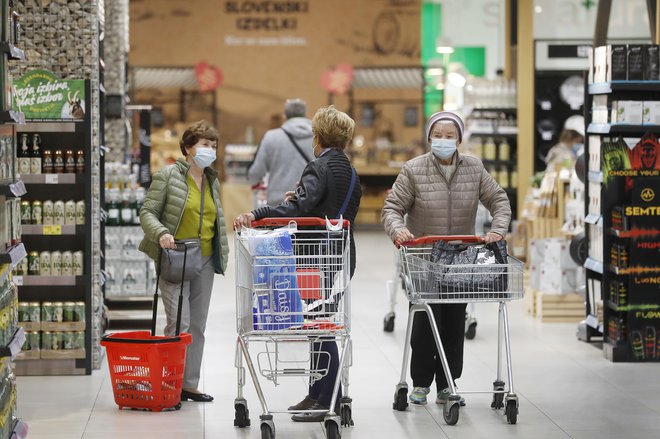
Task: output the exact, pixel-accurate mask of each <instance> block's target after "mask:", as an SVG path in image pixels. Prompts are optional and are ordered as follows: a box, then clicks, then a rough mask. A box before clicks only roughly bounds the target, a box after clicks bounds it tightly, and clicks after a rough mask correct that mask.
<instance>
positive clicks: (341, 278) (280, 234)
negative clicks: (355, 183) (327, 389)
mask: <svg viewBox="0 0 660 439" xmlns="http://www.w3.org/2000/svg"><path fill="white" fill-rule="evenodd" d="M349 232H350V224H349V223H348V222H347V221H342V220H341V219H340V220H332V221H329V220H326V219H320V218H267V219H264V220H260V221H256V222H253V223H252V227H251V228H249V229H243V230H239V231H237V233H236V238H237V239H236V314H237V332H238V338H237V342H236V359H235V361H236V368H237V372H238V379H237V382H238V394H237V397H236V399H235V401H234V407H235V418H234V425H235V426H237V427H247V426H249V425H250V418H249V410H248V404H247V401H246V399H245V397H244V393H243V390H244V389H243V388H244V386H245V384H246V371H245V369H246V366H247V370H248V372H249V374H250V377H251V379H252V381H253V383H254V386H255V389H256V393H257V396H258V398H259V402H260V404H261V408H262V414H261V416H260V420H261V422H260V430H261V437H262V439H263V438H270V439H272V438H274V437H275V424H274V421H273V414H278V413H291V414H294V413H301V411H289V410H288V409H273V408H271V407H270V406H269V405H268V403H267V401H266V398H265V396H264V392H263V390H262V386H261V382H260V381H261V380H262V379H265V380H267V381H271V382H273V383H274V384H275V385H278V384H281V382H283V381H285V380H286V378H290V377H305V378H307V379H308V380H309V383H310V385H311V384H313V383H314V382H316V381H318V380H320V379H322V378H324V377H325V376H327V375H328V373H329V369H330V366H329V364H330V362H329V361H327V360H328V357H329V356H330V355H329V354H328V353H327V352H324V351H321V349H320V345H321V343H322V342H323V343H325V342H329V341H337V342H338V343H339V353H340V358H339V370H338V372H337V378H336V380H335V383H334V390H333V393H332V401H331V403H330V408H329V411H328V412H327V413H326V415H325V417H324V425H325V428H326V435H327V437H328V438H329V439H336V438H340V437H341V427H342V426H350V425H352V424H353V420H352V406H351V402H352V400H351V399H350V398H349V397H348V369H349V367H350V366H351V363H352V347H351V339H350V329H351V326H350V324H351V320H350V315H351V313H350V250H349V249H350V233H349ZM290 350H294V351H296V352H297V353H298V354H299V355H297V356H296V355H293V356H291V355H288V354H289V353H290V352H289V351H290ZM254 351H256V355H254V354H253V352H254ZM326 364H327V365H326ZM298 379H300V378H298ZM340 386H342V392H343V397H342V398H341V399H340V400H339V401H337V400H338V394H339V388H340ZM337 403H338V404H337ZM336 406H338V407H339V410H338V412H337V411H336V410H335V407H336ZM308 412H310V413H311V412H314V413H318V412H319V411H318V410H317V411H311V410H310V411H308Z"/></svg>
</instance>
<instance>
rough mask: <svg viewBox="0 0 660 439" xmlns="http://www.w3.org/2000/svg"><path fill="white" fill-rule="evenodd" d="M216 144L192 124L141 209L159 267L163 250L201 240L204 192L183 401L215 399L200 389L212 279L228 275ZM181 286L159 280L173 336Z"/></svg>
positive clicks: (148, 249)
mask: <svg viewBox="0 0 660 439" xmlns="http://www.w3.org/2000/svg"><path fill="white" fill-rule="evenodd" d="M217 145H218V132H217V130H216V129H215V128H213V127H212V126H210V125H209V124H208V123H206V122H205V121H200V122H197V123H195V124H193V125H191V126H190V127H189V128H188V129H187V130H186V131H185V132H184V133H183V137H182V139H181V142H180V147H181V153H182V154H183V156H184V157H183V158H180V159H178V160H177V161H176V163H174V164H173V165H170V166H167V167H166V168H164V169H163V170H161V171H159V172H157V173H155V174H154V176H153V181H152V183H151V186H150V188H149V192H148V193H147V198H146V200H145V202H144V205H143V206H142V209H141V210H140V223H141V224H142V229H143V230H144V235H145V237H144V240H143V241H142V243H141V244H140V250H141V251H143V252H144V253H146V254H147V255H148V256H149V257H150V258H151V259H153V260H154V261H156V263H158V261H159V258H160V249H161V248H163V249H167V248H175V247H176V245H175V240H180V239H190V238H197V236H198V232H199V224H200V215H201V213H200V211H201V206H202V203H201V200H202V190H203V191H204V194H203V196H204V212H203V216H202V228H201V249H202V272H201V273H200V275H199V277H197V278H196V279H192V280H190V281H186V282H184V285H183V294H184V300H183V308H182V311H181V331H182V332H188V333H190V334H192V344H191V345H190V346H189V347H188V352H187V355H186V366H185V371H184V380H183V390H182V391H181V400H183V401H186V400H192V401H200V402H210V401H213V397H212V396H210V395H207V394H205V393H202V392H200V391H199V390H198V385H199V377H200V369H201V366H202V356H203V354H204V331H205V328H206V318H207V316H208V310H209V303H210V301H211V291H212V290H213V278H214V275H215V274H216V273H217V274H224V273H225V270H226V268H227V259H228V254H229V246H228V244H227V230H226V226H225V219H224V215H223V212H222V205H221V204H220V183H219V182H218V174H217V172H216V171H215V170H213V169H212V168H211V165H212V164H213V162H214V161H215V159H216V149H217ZM202 183H204V184H202ZM180 288H181V284H180V283H172V282H167V281H165V280H164V279H160V291H161V296H162V298H163V303H164V305H165V314H166V315H167V324H166V326H165V335H174V332H175V326H176V316H177V308H178V296H179V291H180Z"/></svg>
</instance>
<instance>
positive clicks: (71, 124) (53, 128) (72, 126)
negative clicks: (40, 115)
mask: <svg viewBox="0 0 660 439" xmlns="http://www.w3.org/2000/svg"><path fill="white" fill-rule="evenodd" d="M80 122H82V121H79V120H73V119H72V120H67V121H58V122H33V121H32V119H30V121H29V122H26V123H25V124H23V125H21V126H20V127H18V128H17V130H16V131H18V132H19V133H23V132H25V133H50V132H53V133H75V132H76V123H80Z"/></svg>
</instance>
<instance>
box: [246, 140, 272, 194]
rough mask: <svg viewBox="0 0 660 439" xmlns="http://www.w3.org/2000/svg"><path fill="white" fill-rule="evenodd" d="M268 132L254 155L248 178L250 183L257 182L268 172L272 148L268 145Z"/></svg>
mask: <svg viewBox="0 0 660 439" xmlns="http://www.w3.org/2000/svg"><path fill="white" fill-rule="evenodd" d="M268 145H269V141H268V134H266V135H264V138H263V139H261V143H260V144H259V148H258V149H257V153H256V155H255V157H254V161H253V162H252V164H251V165H250V169H248V180H249V182H250V184H257V183H259V181H260V180H261V179H262V178H264V176H265V175H266V174H267V173H268V155H269V150H270V148H269V147H268Z"/></svg>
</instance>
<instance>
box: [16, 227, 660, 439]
mask: <svg viewBox="0 0 660 439" xmlns="http://www.w3.org/2000/svg"><path fill="white" fill-rule="evenodd" d="M356 243H357V250H358V264H357V271H356V275H355V277H354V279H353V290H352V294H353V315H352V319H353V326H352V338H353V345H354V346H353V357H354V364H353V367H352V368H351V372H350V373H351V375H350V384H351V385H350V389H349V392H350V396H351V397H352V398H353V418H354V421H355V426H354V427H352V428H347V429H343V430H342V437H344V438H355V439H357V438H361V439H362V438H365V439H366V438H434V439H436V438H459V439H460V438H466V439H467V438H470V439H474V438H508V437H511V438H526V439H527V438H581V439H591V438H594V439H595V438H598V439H604V438H623V437H625V438H627V439H632V438H658V437H660V364H657V363H656V364H613V363H610V362H608V361H606V360H605V359H603V356H602V351H601V350H600V349H599V348H598V347H597V346H594V345H589V344H586V343H582V342H579V341H577V340H576V338H575V329H576V325H575V324H558V323H547V324H541V323H540V321H539V320H537V319H534V318H531V317H530V316H529V315H528V314H527V313H526V310H525V303H524V301H517V302H513V303H510V305H509V307H510V308H509V309H510V321H511V342H512V349H513V362H514V379H515V390H516V392H517V394H518V395H519V397H520V414H519V416H518V424H517V425H508V424H507V423H506V420H505V418H504V416H503V415H502V412H501V411H493V410H492V409H491V408H490V402H491V396H490V395H471V394H469V395H468V394H466V395H465V397H466V400H467V406H466V407H464V408H462V409H461V411H460V419H459V421H458V424H457V425H455V426H448V425H446V424H445V422H444V420H443V417H442V406H439V405H436V404H435V403H434V399H435V398H430V399H429V404H428V405H426V406H411V407H409V408H408V410H407V411H405V412H396V411H393V410H392V400H393V394H394V389H395V386H396V384H397V382H398V381H399V375H400V371H401V361H402V354H403V343H404V337H405V322H406V320H407V314H406V313H407V303H406V301H405V297H404V295H403V293H401V292H400V293H399V297H398V298H399V301H398V304H397V308H396V312H397V319H396V325H395V330H394V332H393V333H385V332H383V323H382V319H383V315H384V314H385V313H386V311H387V309H388V307H389V305H388V301H389V299H388V297H387V295H386V293H385V281H386V280H387V279H388V278H390V277H391V276H392V274H393V271H394V256H395V252H394V248H393V246H392V245H391V244H390V243H389V242H388V241H387V238H386V237H385V235H384V234H383V233H380V232H362V233H357V235H356ZM230 270H231V271H232V273H230V274H229V275H228V276H227V277H226V278H222V277H217V278H216V283H215V287H214V296H213V300H212V303H211V310H210V317H209V322H208V326H207V331H206V352H205V354H204V365H203V370H202V375H203V378H202V384H201V388H202V390H203V391H205V392H207V393H209V394H211V395H213V396H214V397H215V402H213V403H209V404H201V403H193V402H187V403H184V404H183V407H182V409H181V410H180V411H178V412H163V413H147V412H139V411H131V410H124V411H119V410H118V409H117V406H116V405H115V403H114V400H113V396H112V390H111V387H110V383H109V374H108V370H107V364H105V363H104V364H103V368H102V369H101V370H98V371H95V372H94V373H93V374H92V375H91V376H85V377H20V378H19V379H18V398H19V399H18V410H19V415H20V416H21V417H22V418H23V419H24V420H26V421H27V422H28V424H29V427H30V433H29V437H30V438H49V439H60V438H62V439H64V438H85V439H93V438H99V439H100V438H103V439H105V438H137V437H139V438H144V439H148V438H159V439H168V438H187V439H197V438H233V437H236V438H248V437H249V438H260V437H261V435H260V431H259V414H260V412H261V409H260V407H259V403H258V399H257V397H256V393H255V391H254V386H253V385H252V382H251V380H250V378H249V377H248V379H247V380H248V383H247V386H246V398H247V400H248V405H249V409H250V415H251V419H252V427H248V428H245V429H238V428H235V427H234V426H233V419H234V408H233V404H234V397H235V395H236V369H235V368H234V355H235V354H234V353H235V340H236V335H235V334H236V329H235V309H234V304H235V290H234V281H233V279H234V274H233V270H234V266H233V260H232V266H231V267H230ZM476 313H477V319H478V327H477V335H476V338H475V339H474V340H467V341H466V344H465V368H464V372H463V377H462V378H461V379H460V380H458V385H459V386H460V388H461V389H465V390H472V389H475V390H487V389H489V388H490V387H491V385H492V381H493V379H494V378H495V364H496V363H495V362H496V352H497V344H496V340H497V339H496V335H497V305H496V304H480V305H478V306H477V307H476ZM161 328H162V326H161ZM262 385H263V387H264V390H265V392H266V398H267V401H268V404H269V406H272V407H273V408H278V407H279V408H282V407H286V406H288V405H290V404H293V403H295V402H297V401H299V400H300V399H301V398H302V397H303V396H304V394H305V392H306V389H305V382H304V380H303V379H302V378H292V379H289V380H285V381H283V382H282V383H281V384H280V385H279V386H277V387H275V386H273V384H272V383H270V382H267V381H266V380H265V379H262ZM409 385H412V383H411V382H410V381H409ZM275 426H276V434H277V437H278V438H291V439H295V438H324V437H325V431H324V429H323V427H322V426H321V424H298V423H294V422H292V421H291V420H290V417H289V416H287V415H275Z"/></svg>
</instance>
